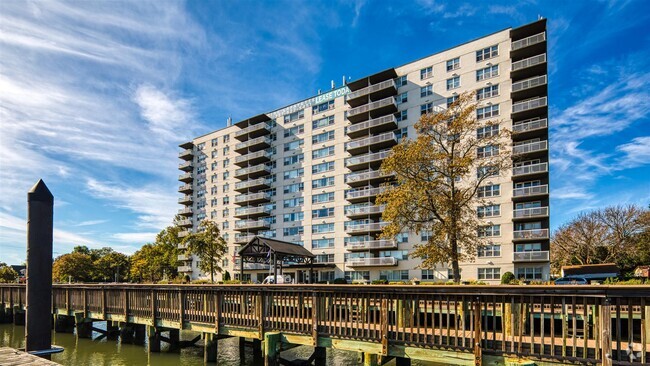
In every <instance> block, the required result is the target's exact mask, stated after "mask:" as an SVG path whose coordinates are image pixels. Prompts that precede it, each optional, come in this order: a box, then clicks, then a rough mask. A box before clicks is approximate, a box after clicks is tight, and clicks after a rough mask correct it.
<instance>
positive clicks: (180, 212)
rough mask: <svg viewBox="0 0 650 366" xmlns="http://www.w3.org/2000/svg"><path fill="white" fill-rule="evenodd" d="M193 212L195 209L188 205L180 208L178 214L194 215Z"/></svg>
mask: <svg viewBox="0 0 650 366" xmlns="http://www.w3.org/2000/svg"><path fill="white" fill-rule="evenodd" d="M193 213H194V211H192V209H191V208H190V207H186V208H182V209H180V210H178V214H179V215H181V216H192V214H193Z"/></svg>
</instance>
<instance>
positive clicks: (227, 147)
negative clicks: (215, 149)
mask: <svg viewBox="0 0 650 366" xmlns="http://www.w3.org/2000/svg"><path fill="white" fill-rule="evenodd" d="M229 152H230V146H226V147H224V148H223V151H222V153H223V154H224V155H228V153H229Z"/></svg>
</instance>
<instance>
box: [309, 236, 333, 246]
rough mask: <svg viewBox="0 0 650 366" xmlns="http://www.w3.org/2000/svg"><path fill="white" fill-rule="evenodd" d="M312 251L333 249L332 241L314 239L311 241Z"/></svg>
mask: <svg viewBox="0 0 650 366" xmlns="http://www.w3.org/2000/svg"><path fill="white" fill-rule="evenodd" d="M311 247H312V249H318V248H334V239H333V238H329V239H315V240H312V241H311Z"/></svg>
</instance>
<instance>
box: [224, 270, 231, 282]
mask: <svg viewBox="0 0 650 366" xmlns="http://www.w3.org/2000/svg"><path fill="white" fill-rule="evenodd" d="M223 280H224V281H230V272H228V271H226V272H225V273H224V274H223Z"/></svg>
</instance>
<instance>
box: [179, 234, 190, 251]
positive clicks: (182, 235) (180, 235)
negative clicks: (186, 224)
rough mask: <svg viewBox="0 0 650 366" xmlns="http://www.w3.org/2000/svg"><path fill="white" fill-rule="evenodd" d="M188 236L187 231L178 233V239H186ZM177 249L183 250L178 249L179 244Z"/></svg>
mask: <svg viewBox="0 0 650 366" xmlns="http://www.w3.org/2000/svg"><path fill="white" fill-rule="evenodd" d="M188 235H190V232H189V230H183V231H179V232H178V237H179V238H184V237H186V236H188ZM178 247H179V249H183V248H181V247H180V244H179V246H178Z"/></svg>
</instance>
